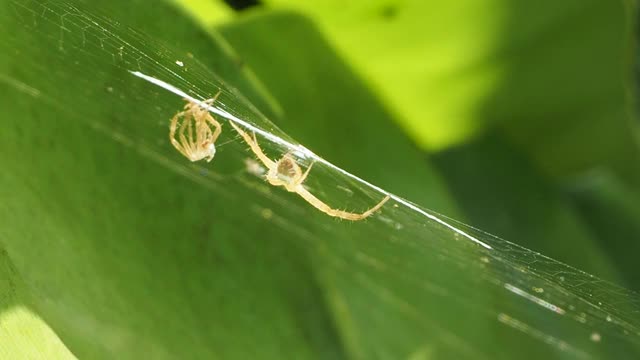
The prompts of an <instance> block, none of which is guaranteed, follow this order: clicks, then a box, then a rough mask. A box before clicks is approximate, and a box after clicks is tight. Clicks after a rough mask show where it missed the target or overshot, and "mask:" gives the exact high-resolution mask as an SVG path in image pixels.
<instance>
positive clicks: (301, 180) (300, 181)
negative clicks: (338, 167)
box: [296, 163, 314, 185]
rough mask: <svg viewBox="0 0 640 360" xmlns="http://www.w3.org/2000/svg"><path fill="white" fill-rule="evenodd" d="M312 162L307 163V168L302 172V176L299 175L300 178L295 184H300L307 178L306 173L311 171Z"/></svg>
mask: <svg viewBox="0 0 640 360" xmlns="http://www.w3.org/2000/svg"><path fill="white" fill-rule="evenodd" d="M313 164H314V163H311V165H309V167H308V168H307V170H305V172H304V174H302V176H301V177H300V179H299V180H298V181H296V182H297V184H296V185H301V184H302V183H303V182H304V181H305V180H306V179H307V175H309V172H310V171H311V168H312V167H313Z"/></svg>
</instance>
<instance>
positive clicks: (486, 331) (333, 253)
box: [0, 0, 640, 358]
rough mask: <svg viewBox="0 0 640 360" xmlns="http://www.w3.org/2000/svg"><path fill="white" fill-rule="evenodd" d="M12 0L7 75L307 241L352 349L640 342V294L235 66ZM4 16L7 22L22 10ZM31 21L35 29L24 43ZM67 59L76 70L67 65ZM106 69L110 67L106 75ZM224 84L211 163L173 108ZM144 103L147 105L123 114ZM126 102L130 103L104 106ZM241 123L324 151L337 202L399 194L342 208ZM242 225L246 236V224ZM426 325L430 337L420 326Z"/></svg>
mask: <svg viewBox="0 0 640 360" xmlns="http://www.w3.org/2000/svg"><path fill="white" fill-rule="evenodd" d="M5 3H6V4H4V5H2V7H3V9H2V11H1V15H0V19H2V18H5V20H6V19H8V18H14V19H17V20H14V22H15V23H17V24H19V26H21V27H20V28H16V29H11V31H12V32H13V33H15V34H22V35H21V36H18V35H16V36H13V37H12V36H11V35H9V36H5V37H3V38H2V39H1V40H0V41H2V42H0V49H2V50H1V51H10V52H12V53H13V54H14V56H15V57H16V58H19V59H20V61H18V62H16V63H17V64H18V63H19V65H15V66H14V68H13V70H14V71H12V72H6V73H0V83H4V85H5V86H7V87H8V88H9V89H11V91H15V92H19V93H21V94H22V96H24V97H25V98H29V99H34V100H35V102H34V104H41V106H50V107H53V108H56V109H58V110H60V111H63V112H64V113H66V114H67V115H68V116H69V117H70V118H73V119H74V120H75V121H77V125H78V126H89V127H91V128H93V129H95V131H93V133H94V134H95V135H94V136H96V137H104V136H106V137H108V138H110V139H112V140H114V141H116V142H118V143H120V144H121V146H122V148H123V150H124V151H130V152H136V153H139V154H142V155H143V158H144V159H147V160H149V161H152V162H155V163H157V164H160V165H161V166H163V167H165V168H166V170H167V171H168V172H175V173H179V174H181V175H182V176H185V177H188V178H189V179H190V180H191V181H192V183H193V186H194V187H197V188H198V189H199V191H201V192H202V193H203V194H210V193H213V194H214V195H213V198H214V199H216V200H215V201H217V202H219V203H228V204H232V205H231V206H233V207H239V208H243V209H244V211H245V212H246V216H245V219H244V221H247V222H261V223H265V224H268V225H269V226H273V227H275V228H277V229H278V230H277V231H279V232H281V234H282V238H283V239H287V240H285V241H294V242H295V246H303V247H305V248H306V249H308V251H309V252H310V253H311V254H312V257H314V267H315V269H316V271H317V276H318V278H319V279H321V280H320V283H321V284H322V285H323V286H324V290H325V291H326V293H327V299H328V300H327V302H328V307H329V308H330V309H331V312H332V313H333V316H334V317H335V319H334V321H335V322H336V324H337V325H336V326H337V328H338V333H340V334H342V335H343V336H344V337H345V338H347V340H345V342H346V343H347V345H346V347H347V348H350V347H354V348H355V347H359V348H364V349H367V350H366V351H365V354H377V355H379V356H380V355H381V354H385V353H387V354H389V351H392V350H390V349H407V352H406V355H407V356H416V358H420V357H419V356H420V355H421V354H427V355H428V354H429V353H430V352H432V351H434V350H433V348H438V351H443V352H445V353H449V354H457V355H459V356H461V357H464V356H468V357H473V358H485V357H486V358H493V357H495V356H506V357H510V356H513V355H514V354H517V351H518V346H519V345H518V344H522V343H524V344H529V345H527V346H529V347H530V346H532V345H530V344H531V343H532V344H535V345H533V346H536V347H537V348H538V351H539V352H536V353H535V354H531V355H532V356H534V355H544V354H549V353H558V354H561V355H562V356H566V357H567V358H599V357H603V356H607V357H614V356H629V357H633V355H632V354H635V356H639V355H640V321H639V320H638V316H639V315H640V314H638V309H639V308H640V300H639V298H638V296H637V294H635V293H632V292H630V291H627V290H625V289H624V288H621V287H618V286H616V285H613V284H610V283H607V282H605V281H602V280H600V279H598V278H597V277H594V276H591V275H589V274H586V273H583V272H581V271H579V270H577V269H574V268H571V267H569V266H567V265H564V264H562V263H559V262H557V261H554V260H552V259H549V258H547V257H545V256H544V255H541V254H539V253H535V252H532V251H529V250H527V249H524V248H522V247H519V246H517V245H514V244H512V243H510V242H508V241H505V240H502V239H498V238H496V237H494V236H492V235H490V234H487V233H484V232H482V231H480V230H478V229H475V228H473V227H470V226H468V225H465V224H462V223H459V222H457V221H455V220H453V219H449V218H446V217H445V216H442V215H440V214H437V213H435V212H433V211H430V210H428V209H425V208H423V207H420V206H418V205H415V204H413V203H411V202H410V201H407V200H404V199H402V198H399V197H397V196H395V195H393V194H388V193H387V192H385V190H384V189H380V188H379V187H376V186H375V185H373V184H370V183H368V182H366V181H365V180H363V179H360V178H358V177H357V176H356V175H353V174H351V173H349V172H348V171H347V170H344V169H340V168H338V167H336V166H334V165H332V164H331V163H329V162H327V161H325V160H324V159H322V157H321V154H319V155H317V154H314V153H313V152H312V151H311V150H309V149H307V148H305V147H304V146H303V145H301V144H298V143H297V142H296V141H295V140H294V139H291V138H290V137H289V136H287V134H286V129H283V130H281V129H279V128H277V127H276V126H275V125H274V124H273V123H272V122H270V121H269V120H268V119H267V118H266V117H265V116H264V115H263V114H262V113H261V112H260V111H259V110H258V109H256V107H255V106H253V105H251V104H250V103H249V102H248V101H247V100H245V98H244V97H243V96H242V94H240V93H239V91H238V90H236V89H235V86H234V84H232V83H230V82H229V83H228V82H225V81H224V80H223V78H224V79H225V80H227V81H228V80H229V79H227V78H226V75H225V73H222V72H219V71H218V70H217V69H209V68H206V67H205V66H203V65H202V64H201V63H200V62H198V60H197V59H196V58H195V57H194V56H193V55H192V54H190V53H186V52H185V53H177V52H174V51H172V50H170V49H168V48H166V47H165V46H163V45H160V44H157V43H156V42H154V41H153V40H151V39H149V38H148V37H147V36H145V35H142V34H141V33H139V32H136V31H135V30H132V29H129V28H127V27H124V26H122V25H120V24H118V23H115V22H113V21H112V20H110V19H108V18H104V17H99V16H96V15H92V14H91V13H89V12H87V11H84V10H81V9H78V8H76V7H74V6H71V5H68V4H66V3H63V2H41V1H12V0H7V1H5ZM5 20H3V21H2V22H1V23H9V21H5ZM2 31H7V29H2ZM24 34H29V35H28V36H27V38H32V39H31V40H32V41H29V42H25V41H24ZM42 43H46V44H48V45H49V47H51V48H55V49H57V50H56V52H55V56H56V58H54V59H47V60H46V61H44V60H43V59H42V58H34V57H25V56H23V55H21V54H24V53H26V54H37V53H38V51H39V50H42V53H47V54H49V51H50V49H34V48H33V47H34V46H35V45H33V44H42ZM45 50H46V51H45ZM188 50H189V49H186V50H185V51H188ZM60 64H71V65H72V66H71V67H70V68H73V69H75V71H74V72H73V73H68V72H65V70H58V68H57V67H56V66H57V65H60ZM34 74H36V75H35V76H37V78H38V83H37V84H34V83H33V79H34ZM105 74H110V76H109V77H108V79H109V81H108V82H105V83H98V84H96V81H102V80H96V79H103V78H105V76H103V75H105ZM61 82H73V83H74V84H75V85H76V86H75V87H74V89H75V93H67V92H59V91H55V89H56V85H57V84H59V83H61ZM219 90H221V91H222V93H221V96H220V97H219V98H218V101H216V102H215V103H214V104H213V105H211V106H209V107H208V109H209V110H210V112H211V113H212V114H213V116H214V117H215V118H216V119H217V120H218V121H220V122H221V123H222V125H223V134H222V136H221V137H220V139H219V140H218V141H217V144H216V145H217V154H216V156H215V158H214V159H213V161H212V162H211V163H204V162H199V163H190V162H189V161H188V160H187V159H185V158H184V157H182V156H181V155H180V154H179V153H178V152H177V151H175V149H174V148H173V147H172V146H171V144H170V143H169V141H168V123H169V119H170V118H171V117H172V116H173V115H174V114H175V113H176V112H178V111H179V110H180V109H181V108H182V106H184V104H185V101H184V100H183V99H189V100H191V101H195V102H201V101H204V100H206V99H209V98H211V97H213V95H215V94H216V93H217V92H218V91H219ZM96 101H99V102H102V104H103V105H104V106H102V107H100V108H96V109H95V111H96V113H92V112H91V111H88V110H87V109H91V108H92V107H91V106H90V105H89V106H88V105H87V104H92V103H93V102H96ZM132 104H133V105H134V106H135V109H136V112H135V114H133V113H118V110H117V109H129V108H131V106H132ZM113 109H116V111H115V113H116V115H115V116H105V115H104V114H105V113H107V112H109V111H111V112H113ZM123 111H127V110H123ZM106 119H109V120H108V121H107V120H106ZM229 122H234V123H236V124H238V125H239V126H240V127H242V128H243V129H245V131H247V132H249V133H251V132H254V133H255V134H256V136H257V139H258V141H259V143H260V145H261V147H262V148H263V149H264V150H265V152H266V153H267V155H268V156H269V157H271V158H272V159H274V160H275V159H278V158H280V157H281V156H282V155H284V154H286V153H289V154H292V155H293V156H294V158H295V159H296V161H297V162H298V163H299V164H300V165H301V166H303V167H304V168H306V167H308V166H309V165H310V164H312V163H313V164H314V165H313V170H312V171H311V173H310V175H309V177H308V179H307V181H306V182H305V186H306V188H308V189H309V190H310V191H311V192H312V193H313V194H315V195H316V196H318V197H319V198H321V199H322V200H323V201H325V202H327V203H328V204H329V205H331V206H332V207H335V208H340V209H344V210H348V211H353V212H361V211H364V210H366V209H367V208H369V207H371V206H373V205H375V204H376V203H377V202H378V201H380V199H382V198H383V197H384V196H385V195H390V196H391V200H390V201H388V202H387V203H386V204H385V205H384V206H383V207H382V209H381V210H380V211H379V212H378V213H376V214H374V215H372V216H371V217H370V218H367V219H366V220H363V221H360V222H348V221H343V220H342V221H341V220H338V219H335V218H331V217H329V216H327V215H325V214H323V213H321V212H319V211H317V210H316V209H314V208H312V207H311V206H310V205H309V204H307V203H305V202H304V201H302V200H301V199H300V198H299V197H298V196H297V195H296V194H294V193H288V192H286V191H284V189H282V188H276V187H272V186H270V185H269V184H267V183H266V182H265V181H264V179H263V177H264V172H265V171H266V169H265V168H264V166H262V164H260V163H259V162H257V161H256V158H255V156H254V154H253V153H252V152H251V151H249V150H248V146H247V144H246V143H245V142H244V141H243V140H242V139H241V138H240V137H239V136H238V134H237V133H236V132H235V131H234V130H233V128H232V127H231V125H230V124H229ZM374 155H375V154H372V156H374ZM380 165H381V166H384V164H380ZM207 196H208V195H207ZM424 205H426V206H428V204H424ZM224 216H225V215H224V214H222V219H220V218H217V219H216V221H217V222H220V221H224ZM181 226H185V225H181ZM235 232H236V233H235V234H234V236H243V235H247V234H246V233H245V230H243V228H242V227H238V228H237V229H235ZM256 241H260V239H256ZM576 251H579V249H576ZM345 309H346V310H345ZM0 319H2V317H1V316H0ZM0 325H1V324H0ZM381 326H389V327H390V328H396V329H400V330H398V331H396V332H397V336H398V339H393V338H390V337H388V336H386V337H385V336H382V335H380V336H379V337H376V335H375V334H373V335H369V334H368V333H367V332H366V331H367V329H368V328H370V327H371V328H376V327H381ZM416 333H419V334H421V335H420V336H419V338H421V339H422V340H421V341H422V343H421V342H420V341H418V340H415V339H413V337H414V336H413V335H410V334H416ZM353 334H357V335H353ZM63 340H64V339H63ZM387 341H388V343H387ZM354 344H357V345H354ZM398 344H400V345H398ZM421 344H422V345H421ZM425 344H426V345H425ZM421 346H422V347H421ZM411 347H415V348H414V350H413V351H412V350H410V348H411ZM529 347H527V348H529ZM442 349H444V350H442ZM369 351H370V352H369ZM425 356H426V355H425Z"/></svg>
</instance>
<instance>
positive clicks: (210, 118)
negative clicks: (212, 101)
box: [205, 115, 222, 142]
mask: <svg viewBox="0 0 640 360" xmlns="http://www.w3.org/2000/svg"><path fill="white" fill-rule="evenodd" d="M205 120H206V121H207V122H209V123H210V124H211V125H213V127H214V128H215V130H214V131H213V135H211V142H216V140H218V136H220V133H222V125H221V124H220V123H219V122H218V120H216V119H215V118H214V117H213V116H211V115H207V117H206V118H205Z"/></svg>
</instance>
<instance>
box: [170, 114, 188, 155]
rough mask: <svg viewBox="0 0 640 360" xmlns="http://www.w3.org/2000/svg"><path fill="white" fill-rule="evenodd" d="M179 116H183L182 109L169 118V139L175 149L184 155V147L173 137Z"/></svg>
mask: <svg viewBox="0 0 640 360" xmlns="http://www.w3.org/2000/svg"><path fill="white" fill-rule="evenodd" d="M180 116H184V111H183V112H179V113H177V114H176V115H175V116H174V117H173V119H171V125H170V127H169V140H170V141H171V145H173V147H174V148H176V150H178V151H179V152H180V153H181V154H182V155H185V156H186V154H185V150H184V148H183V147H182V145H180V143H179V142H178V141H177V140H176V139H175V135H176V128H177V127H178V119H179V118H180Z"/></svg>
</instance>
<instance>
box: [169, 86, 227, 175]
mask: <svg viewBox="0 0 640 360" xmlns="http://www.w3.org/2000/svg"><path fill="white" fill-rule="evenodd" d="M218 95H220V92H219V91H218V93H217V94H216V95H215V96H214V97H213V98H211V99H209V100H206V101H203V102H202V104H198V103H195V102H193V101H190V100H187V101H188V103H187V105H185V106H184V111H181V112H179V113H177V114H176V115H175V116H174V117H173V118H172V119H171V125H170V130H169V140H171V144H172V145H173V147H175V148H176V150H178V151H179V152H180V153H181V154H182V155H184V156H185V157H186V158H187V159H189V160H191V161H198V160H202V159H205V160H206V161H207V162H209V161H211V159H213V157H214V155H215V154H216V145H215V142H216V140H217V139H218V136H220V133H221V132H222V125H220V123H219V122H218V121H216V119H214V118H213V116H211V114H210V113H209V110H208V109H207V106H209V105H212V104H213V103H214V102H215V101H216V99H217V98H218ZM180 119H182V121H181V123H182V124H181V125H180V128H179V129H178V121H179V120H180ZM212 126H213V127H214V129H213V130H212V128H211V127H212ZM176 129H178V139H179V140H180V141H178V140H176Z"/></svg>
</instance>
